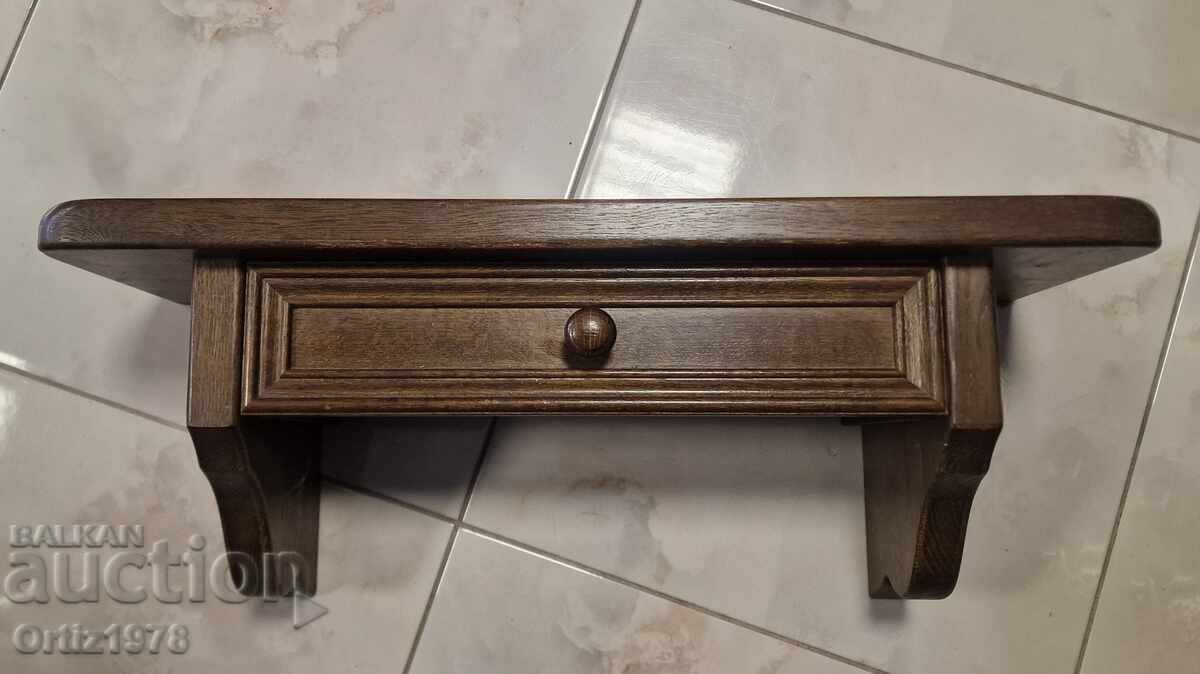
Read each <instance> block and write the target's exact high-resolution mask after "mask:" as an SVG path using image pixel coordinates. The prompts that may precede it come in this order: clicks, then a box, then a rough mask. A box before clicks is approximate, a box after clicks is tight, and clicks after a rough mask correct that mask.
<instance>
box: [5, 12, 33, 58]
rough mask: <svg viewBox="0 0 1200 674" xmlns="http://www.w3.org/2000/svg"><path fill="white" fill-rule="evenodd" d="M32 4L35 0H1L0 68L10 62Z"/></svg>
mask: <svg viewBox="0 0 1200 674" xmlns="http://www.w3.org/2000/svg"><path fill="white" fill-rule="evenodd" d="M32 4H33V0H0V70H3V69H4V64H5V63H8V56H9V54H11V53H12V49H13V47H14V46H15V45H16V43H17V36H18V35H20V33H21V26H22V25H23V24H24V23H25V17H26V16H27V15H28V14H29V7H30V5H32Z"/></svg>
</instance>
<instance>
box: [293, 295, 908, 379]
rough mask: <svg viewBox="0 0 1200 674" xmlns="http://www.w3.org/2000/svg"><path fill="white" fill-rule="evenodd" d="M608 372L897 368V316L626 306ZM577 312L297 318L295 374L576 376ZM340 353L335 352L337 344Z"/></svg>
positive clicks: (326, 312) (387, 312) (616, 311)
mask: <svg viewBox="0 0 1200 674" xmlns="http://www.w3.org/2000/svg"><path fill="white" fill-rule="evenodd" d="M607 311H608V313H609V314H610V315H611V316H612V318H613V320H614V321H615V322H616V324H617V326H619V327H618V330H619V339H617V341H616V343H615V344H614V345H613V348H612V351H611V353H610V355H609V357H608V359H607V360H606V361H605V362H604V363H603V367H602V368H597V369H598V370H599V372H602V373H610V374H611V373H613V372H616V371H627V372H636V371H640V370H696V369H699V367H700V366H703V368H704V369H706V370H713V371H722V370H770V369H772V368H776V369H778V368H780V367H781V364H786V365H787V366H788V367H790V368H792V369H813V370H821V369H859V370H872V369H874V370H880V371H892V370H894V368H895V363H896V356H895V340H896V336H895V327H896V326H895V322H894V319H893V316H892V310H891V307H717V308H711V307H655V308H639V307H618V308H609V309H608V310H607ZM572 313H573V310H572V309H569V308H546V309H538V308H523V307H522V308H506V309H495V308H477V309H461V308H446V309H430V308H392V309H364V308H341V307H338V308H317V307H302V308H296V309H294V310H293V311H292V325H291V346H290V352H289V356H290V369H291V370H294V371H309V372H312V373H313V374H316V373H317V372H319V371H321V370H378V371H383V372H395V371H404V372H418V371H426V372H428V371H430V370H468V371H479V372H490V371H493V370H501V371H519V370H528V371H531V372H538V373H539V374H541V375H553V374H554V373H555V372H558V371H562V372H567V371H569V370H570V366H569V365H568V362H569V359H570V356H569V355H564V353H563V326H564V325H565V324H566V322H567V319H568V318H569V317H570V316H571V314H572ZM331 342H332V343H334V344H337V346H338V348H337V349H331V348H329V344H330V343H331Z"/></svg>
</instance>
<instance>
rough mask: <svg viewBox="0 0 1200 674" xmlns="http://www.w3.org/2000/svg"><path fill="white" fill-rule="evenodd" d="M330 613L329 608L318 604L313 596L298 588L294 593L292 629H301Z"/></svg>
mask: <svg viewBox="0 0 1200 674" xmlns="http://www.w3.org/2000/svg"><path fill="white" fill-rule="evenodd" d="M326 613H329V609H327V608H325V607H324V606H321V605H320V604H318V603H317V602H316V601H315V600H313V598H312V597H310V596H308V595H306V594H304V593H303V592H300V591H299V590H297V591H296V592H293V593H292V629H297V630H298V629H300V628H301V627H304V626H305V625H307V624H309V623H311V622H314V621H316V620H317V619H318V618H320V617H321V616H323V615H325V614H326Z"/></svg>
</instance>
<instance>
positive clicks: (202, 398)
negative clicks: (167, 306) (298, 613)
mask: <svg viewBox="0 0 1200 674" xmlns="http://www.w3.org/2000/svg"><path fill="white" fill-rule="evenodd" d="M244 283H245V272H244V269H243V267H242V264H241V262H240V261H238V260H236V259H230V258H197V260H196V262H195V269H194V271H193V284H192V285H193V288H192V336H191V363H190V369H189V374H188V430H189V431H190V432H191V435H192V442H193V444H194V445H195V447H196V454H197V456H198V458H199V461H200V469H201V470H203V471H204V474H205V476H206V477H207V478H208V480H209V482H210V483H211V484H212V487H213V492H214V494H215V495H216V499H217V508H218V510H219V511H220V514H221V527H222V529H223V530H224V534H225V547H226V550H227V551H228V553H229V562H230V566H229V568H230V572H231V574H232V578H233V583H234V585H235V586H237V588H238V591H239V592H241V593H242V594H244V595H247V596H249V595H252V594H258V593H260V592H261V593H263V594H264V595H265V596H269V597H279V596H284V595H287V594H289V593H291V592H292V591H294V590H299V591H300V592H303V593H304V594H308V595H312V594H314V593H315V592H316V582H317V543H318V533H317V526H318V522H319V519H320V518H319V513H320V502H321V500H320V497H321V494H320V485H321V473H320V464H321V461H320V458H321V433H320V429H319V428H312V427H311V423H312V422H307V421H303V420H291V419H251V418H244V417H241V415H240V414H239V400H240V388H241V372H242V349H241V344H242V320H243V315H244V310H243V297H244V289H243V286H244Z"/></svg>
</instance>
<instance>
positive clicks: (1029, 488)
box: [468, 0, 1200, 674]
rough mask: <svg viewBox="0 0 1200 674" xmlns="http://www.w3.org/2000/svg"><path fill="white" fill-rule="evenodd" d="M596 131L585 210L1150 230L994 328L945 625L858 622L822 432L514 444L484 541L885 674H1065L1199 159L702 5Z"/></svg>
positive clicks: (749, 431)
mask: <svg viewBox="0 0 1200 674" xmlns="http://www.w3.org/2000/svg"><path fill="white" fill-rule="evenodd" d="M601 122H602V127H601V130H600V135H599V138H598V142H597V145H596V150H595V155H594V157H593V158H592V160H591V161H590V162H589V166H588V173H587V175H586V176H585V179H584V184H583V186H584V194H585V195H586V196H596V197H603V196H647V197H657V196H715V195H740V196H787V195H794V196H806V195H822V194H828V195H864V194H989V193H991V194H998V193H999V194H1022V193H1040V194H1046V193H1101V194H1104V193H1108V194H1120V195H1128V196H1135V197H1139V198H1142V199H1145V200H1146V201H1147V202H1149V203H1150V204H1152V205H1153V206H1154V208H1155V209H1156V210H1157V212H1158V213H1159V215H1160V217H1161V219H1162V223H1163V237H1164V245H1163V248H1162V250H1161V251H1159V252H1157V253H1155V254H1153V255H1151V256H1148V257H1146V258H1142V259H1140V260H1137V261H1134V262H1132V263H1128V264H1125V265H1122V266H1120V267H1118V268H1115V269H1111V270H1107V271H1105V272H1101V273H1099V274H1096V275H1094V276H1091V277H1088V278H1085V279H1080V280H1078V281H1076V282H1073V283H1070V284H1067V285H1065V286H1062V287H1059V288H1055V289H1052V290H1049V291H1046V292H1043V293H1039V294H1037V295H1034V296H1031V297H1027V298H1024V299H1022V300H1021V301H1019V302H1017V303H1016V304H1015V305H1013V306H1012V307H1011V308H1008V309H1004V310H1003V311H1002V312H1001V331H1002V335H1001V337H1002V349H1003V352H1002V359H1003V368H1004V371H1003V379H1004V393H1005V396H1006V398H1005V418H1006V427H1005V430H1004V433H1003V434H1002V436H1001V439H1000V442H999V445H998V446H997V449H996V456H995V460H994V461H993V463H992V467H991V472H990V474H989V476H988V477H987V478H986V479H985V480H984V483H983V486H982V487H981V490H980V493H979V496H978V497H977V499H976V506H975V509H974V514H973V516H972V524H971V528H970V531H969V533H968V540H967V551H966V557H965V560H964V566H963V570H962V576H961V580H960V582H959V585H958V589H957V590H956V591H955V593H954V595H953V596H952V597H951V598H950V599H948V600H945V601H939V602H908V603H895V602H887V601H870V600H868V598H867V596H866V581H865V575H866V573H865V554H864V542H863V537H864V531H863V523H862V518H861V517H860V516H859V513H860V512H861V511H860V510H858V508H860V507H861V506H860V505H858V504H857V501H858V499H860V498H861V493H860V490H861V483H860V482H859V480H860V478H859V477H857V474H858V471H859V470H861V465H860V462H861V458H860V445H859V441H858V439H857V436H856V435H854V434H852V433H850V432H849V431H847V430H845V429H838V428H833V427H830V426H828V425H827V424H826V423H824V422H821V423H800V422H795V423H794V430H793V431H785V430H781V429H786V428H787V425H786V424H785V425H780V424H781V422H775V421H770V422H750V421H737V422H729V425H728V430H727V431H719V430H717V429H716V427H715V426H712V425H710V424H712V423H715V422H703V424H704V425H702V426H701V429H702V430H700V431H697V432H691V431H689V430H688V429H689V428H690V427H692V425H693V424H696V423H698V422H697V421H696V420H655V421H622V422H621V423H613V422H612V421H611V420H610V421H609V422H607V424H595V423H593V422H567V421H563V420H527V421H519V422H517V421H513V422H501V424H500V425H499V426H498V427H497V430H496V436H495V439H494V442H493V448H492V450H491V452H490V453H489V457H488V459H487V461H486V462H485V467H484V471H483V473H482V476H481V478H480V485H479V488H478V491H477V493H476V494H475V496H474V497H473V499H472V504H471V509H470V512H469V513H468V520H469V521H470V522H472V523H474V524H477V525H479V526H481V527H484V528H487V529H490V530H494V531H497V532H498V533H501V534H503V535H505V536H509V537H511V538H514V539H517V540H520V541H523V542H528V543H530V544H532V545H535V546H537V547H541V548H543V549H547V550H550V551H553V552H555V553H557V554H561V555H563V556H566V557H569V558H574V559H579V560H580V561H582V562H584V563H586V564H588V565H591V566H595V567H597V568H602V569H604V570H606V571H610V572H613V573H616V574H619V575H622V576H625V577H628V578H631V579H633V580H636V581H637V582H639V583H644V584H647V585H650V586H653V587H655V588H658V589H661V590H663V591H665V592H668V593H671V594H673V595H675V596H679V597H682V598H684V599H687V600H688V601H692V602H696V603H698V604H700V605H703V606H706V607H710V608H713V609H715V610H718V611H721V612H724V613H726V614H729V615H733V616H736V617H738V618H740V619H744V620H746V621H748V622H750V623H753V624H756V625H761V626H764V627H767V628H770V629H772V630H774V631H777V632H780V633H783V634H787V635H789V636H791V637H794V638H796V639H799V640H801V641H804V642H807V643H812V644H814V645H817V646H820V647H822V648H826V649H829V650H831V651H833V652H836V653H839V654H842V655H845V656H846V657H850V658H853V659H856V660H862V661H866V662H868V663H870V664H872V665H874V666H878V667H881V668H883V669H886V670H887V671H890V672H894V673H897V674H899V673H901V672H931V673H933V672H961V671H971V672H1010V671H1064V670H1069V669H1070V668H1071V667H1072V666H1073V665H1074V661H1075V658H1076V655H1077V653H1078V649H1079V645H1080V641H1081V639H1082V636H1083V631H1084V625H1085V623H1086V621H1087V615H1088V611H1089V607H1090V604H1091V600H1092V597H1093V596H1094V592H1095V589H1096V584H1097V578H1098V573H1099V567H1100V564H1101V561H1102V559H1103V555H1104V550H1105V547H1106V544H1107V540H1108V535H1109V533H1110V530H1111V526H1112V522H1113V518H1114V516H1115V513H1116V506H1117V502H1118V500H1119V496H1120V492H1121V487H1122V482H1123V479H1124V475H1125V472H1126V470H1127V468H1128V465H1129V460H1130V456H1131V453H1132V449H1133V446H1134V442H1135V439H1136V435H1137V429H1138V425H1139V422H1140V419H1141V416H1142V413H1143V410H1144V407H1145V404H1146V400H1147V396H1148V393H1149V390H1150V384H1151V381H1152V379H1153V372H1154V369H1155V365H1156V362H1157V357H1158V355H1159V352H1160V349H1161V345H1162V340H1163V338H1164V336H1165V330H1166V325H1167V320H1168V317H1169V314H1170V310H1171V304H1172V300H1173V298H1174V295H1175V292H1176V290H1177V288H1178V284H1179V282H1180V277H1181V271H1182V267H1183V262H1184V258H1185V256H1186V248H1187V243H1188V241H1189V239H1190V236H1191V232H1192V229H1193V226H1194V224H1195V221H1196V215H1197V212H1198V210H1200V161H1198V160H1200V148H1198V147H1197V146H1196V145H1194V144H1192V143H1189V142H1186V141H1180V140H1178V139H1173V138H1170V137H1168V136H1167V135H1165V134H1162V133H1158V132H1154V131H1152V130H1147V129H1145V128H1143V127H1139V126H1135V125H1131V124H1127V123H1124V122H1121V121H1119V120H1115V119H1113V118H1111V117H1107V116H1104V115H1099V114H1096V113H1092V112H1089V111H1086V110H1083V109H1081V108H1078V107H1075V106H1071V105H1067V104H1063V103H1060V102H1056V101H1053V100H1051V99H1047V98H1045V97H1039V96H1036V95H1032V94H1028V93H1026V92H1022V91H1019V90H1016V89H1013V88H1011V87H1006V86H1003V85H1000V84H996V83H994V82H990V81H988V80H984V79H981V78H978V77H975V76H972V75H969V74H966V73H961V72H958V71H956V70H953V69H948V68H944V67H941V66H937V65H934V64H929V63H926V62H923V61H920V60H917V59H912V58H909V57H906V56H903V55H900V54H896V53H893V52H889V51H886V50H881V49H878V48H874V47H871V46H870V45H866V44H864V43H862V42H860V41H857V40H853V39H848V38H845V37H844V36H839V35H837V34H834V33H831V32H829V31H825V30H821V29H818V28H813V27H810V26H807V25H805V24H803V23H801V22H796V21H781V20H779V17H778V16H776V15H773V14H770V13H768V12H763V11H760V10H758V9H755V8H751V7H748V6H745V5H743V4H739V3H734V2H719V1H714V0H700V1H695V2H684V1H682V0H646V2H645V3H644V4H643V5H642V9H641V13H640V16H639V21H638V25H637V26H636V27H635V29H634V31H633V34H632V36H631V39H630V44H629V50H628V52H627V53H626V54H625V57H624V60H623V62H622V69H621V72H620V73H619V76H618V80H617V82H616V83H615V86H614V89H613V91H612V95H611V100H610V106H609V109H608V110H607V111H606V114H605V116H604V118H603V119H602V120H601ZM574 423H583V424H585V426H584V427H585V428H587V429H588V432H587V433H580V432H578V431H577V430H573V429H576V427H575V426H574V425H573V424H574ZM758 423H762V424H763V425H762V427H759V426H758V425H756V424H758ZM789 423H791V422H789ZM721 445H724V446H725V447H726V448H727V451H728V452H729V453H731V454H733V455H734V457H728V458H726V459H725V460H723V461H719V460H717V459H716V458H714V457H715V456H719V451H718V448H719V447H720V446H721ZM830 452H832V453H835V454H837V455H839V457H840V458H839V459H837V460H836V461H837V462H839V463H836V465H835V464H831V463H830V461H832V460H833V459H832V458H831V457H829V456H828V454H829V453H830ZM742 456H746V457H753V458H750V459H747V460H745V461H739V460H738V458H740V457H742ZM788 462H791V463H790V464H789V463H788ZM709 464H712V465H709ZM763 464H765V466H764V465H763ZM785 465H790V466H791V467H790V468H784V466H785ZM808 471H812V474H815V475H817V476H819V477H818V478H816V479H811V478H810V477H809V472H808ZM843 471H844V472H843ZM527 475H535V476H537V477H536V479H530V478H528V477H527ZM780 476H785V477H780ZM786 476H791V479H792V481H793V482H794V485H795V489H794V490H788V489H787V488H786V486H781V485H779V484H778V482H777V480H782V481H784V482H786V481H787V477H786ZM825 480H828V481H829V483H830V484H833V485H837V486H836V487H831V488H829V489H827V490H823V491H822V490H821V489H820V485H821V484H824V481H825ZM814 512H816V513H820V514H813V513H814ZM729 513H737V514H738V515H730V514H729ZM1015 643H1019V644H1021V647H1020V648H1013V647H1012V644H1015Z"/></svg>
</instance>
